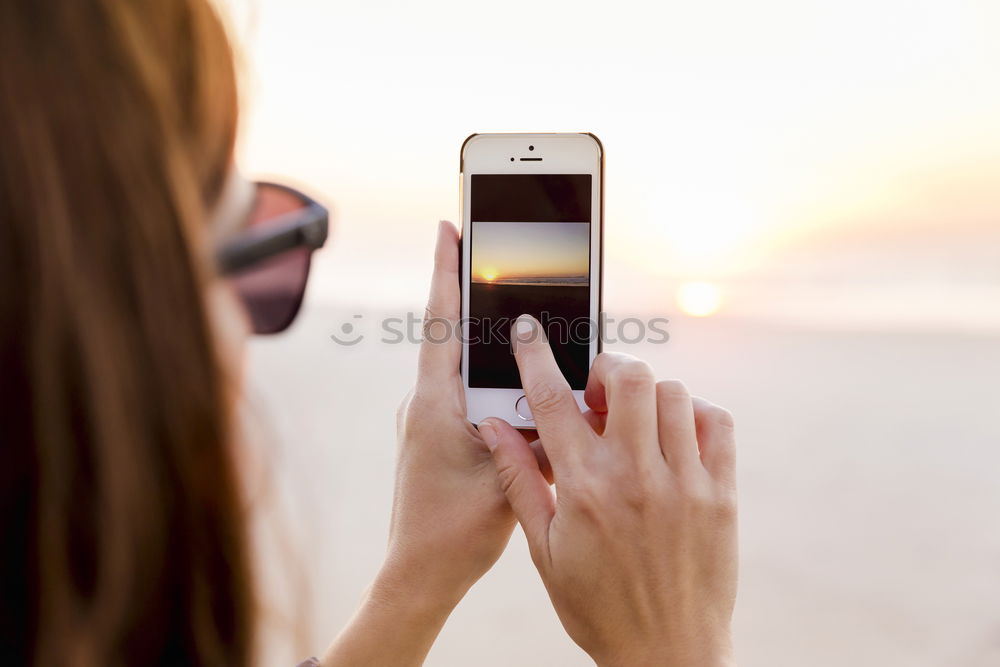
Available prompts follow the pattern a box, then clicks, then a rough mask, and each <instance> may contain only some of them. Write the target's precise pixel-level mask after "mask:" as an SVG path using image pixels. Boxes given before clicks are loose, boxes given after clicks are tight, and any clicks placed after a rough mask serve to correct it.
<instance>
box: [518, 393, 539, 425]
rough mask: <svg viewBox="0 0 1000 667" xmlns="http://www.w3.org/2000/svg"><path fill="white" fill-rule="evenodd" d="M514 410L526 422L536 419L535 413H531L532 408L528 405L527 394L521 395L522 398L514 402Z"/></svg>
mask: <svg viewBox="0 0 1000 667" xmlns="http://www.w3.org/2000/svg"><path fill="white" fill-rule="evenodd" d="M514 412H516V413H517V416H518V417H520V418H521V419H523V420H524V421H526V422H530V421H533V420H534V419H535V417H534V415H532V414H531V408H530V407H528V397H527V396H521V398H519V399H517V402H516V403H514Z"/></svg>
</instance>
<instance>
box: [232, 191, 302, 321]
mask: <svg viewBox="0 0 1000 667" xmlns="http://www.w3.org/2000/svg"><path fill="white" fill-rule="evenodd" d="M307 206H308V204H307V203H306V202H305V201H304V200H303V199H302V198H301V197H299V196H298V195H296V194H295V193H294V192H290V191H288V190H284V189H283V188H277V187H274V186H270V185H266V184H260V185H258V186H257V200H256V203H255V205H254V210H253V213H252V214H251V217H250V228H251V229H253V230H254V231H258V230H259V231H265V230H266V228H267V226H268V225H269V224H270V223H274V224H276V225H279V226H280V225H281V224H283V223H287V221H288V215H289V214H293V213H295V212H296V211H300V210H303V209H305V208H306V207H307ZM311 256H312V251H311V250H310V249H309V248H294V249H292V250H289V251H287V252H283V253H281V254H280V255H275V256H274V257H271V258H269V259H267V260H265V261H263V262H261V263H260V264H257V265H255V266H252V267H250V268H248V269H247V270H245V271H242V272H240V273H238V274H236V275H235V276H233V277H232V283H233V286H234V287H235V289H236V292H237V293H238V294H239V296H240V298H241V299H242V301H243V303H244V305H245V306H246V309H247V312H248V313H249V315H250V321H251V323H252V326H253V331H254V333H257V334H272V333H278V332H281V331H284V330H285V329H287V328H288V326H289V325H290V324H291V323H292V320H294V319H295V315H296V314H297V313H298V312H299V306H301V305H302V297H303V294H304V293H305V289H306V280H307V278H308V277H309V264H310V258H311Z"/></svg>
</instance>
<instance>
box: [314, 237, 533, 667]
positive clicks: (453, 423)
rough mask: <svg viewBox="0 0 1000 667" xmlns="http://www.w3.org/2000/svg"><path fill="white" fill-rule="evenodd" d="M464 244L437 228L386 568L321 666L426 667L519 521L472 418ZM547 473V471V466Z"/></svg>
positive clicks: (406, 406)
mask: <svg viewBox="0 0 1000 667" xmlns="http://www.w3.org/2000/svg"><path fill="white" fill-rule="evenodd" d="M458 253H459V239H458V232H457V231H456V230H455V227H454V226H452V225H451V223H447V222H442V223H441V224H440V226H439V227H438V238H437V249H436V251H435V253H434V276H433V279H432V281H431V294H430V299H429V300H428V302H427V311H426V314H425V318H424V340H423V342H422V343H421V347H420V360H419V364H418V370H417V384H416V386H415V387H414V388H413V390H412V391H411V392H410V393H409V395H408V396H407V397H406V398H405V399H404V400H403V403H402V404H401V405H400V406H399V411H398V413H397V421H396V426H397V434H398V446H399V454H398V459H397V464H396V489H395V495H394V498H393V509H392V523H391V525H390V528H389V547H388V551H387V553H386V560H385V563H384V564H383V566H382V569H381V570H380V572H379V574H378V576H377V577H376V579H375V581H374V583H373V584H372V586H371V589H370V590H369V592H368V595H367V596H366V598H365V601H364V602H363V604H362V606H361V608H360V609H359V610H358V613H357V614H356V615H355V617H354V619H353V620H352V621H351V623H350V624H349V625H348V627H347V628H345V629H344V631H343V632H342V633H341V634H340V636H339V637H338V638H337V640H336V641H335V642H334V643H333V645H332V646H331V647H330V649H329V650H328V652H327V654H326V657H325V659H324V661H323V664H324V665H329V666H331V667H333V666H339V665H356V664H365V665H369V666H375V665H393V666H394V667H396V666H399V665H419V664H421V663H422V662H423V659H424V657H425V656H426V654H427V651H428V650H430V647H431V644H432V643H433V642H434V639H435V637H436V636H437V633H438V632H439V631H440V629H441V627H442V626H443V625H444V622H445V620H446V619H447V617H448V615H449V614H450V613H451V610H452V609H453V608H454V606H455V605H456V604H458V602H459V600H461V599H462V596H464V595H465V593H466V591H468V589H469V588H470V587H471V586H472V584H474V583H475V582H476V580H478V579H479V577H481V576H482V575H483V574H484V573H485V572H486V571H487V570H489V569H490V567H491V566H492V565H493V563H495V562H496V560H497V558H499V557H500V554H501V553H502V552H503V550H504V547H505V546H506V545H507V541H508V540H509V539H510V535H511V532H512V531H513V529H514V525H515V519H514V513H513V512H512V511H511V509H510V506H509V505H508V503H507V498H506V497H505V496H504V493H503V491H502V490H501V489H500V486H499V483H498V482H497V474H496V469H495V468H494V465H493V457H492V456H491V455H490V452H489V450H488V449H487V447H486V443H485V442H484V441H483V439H482V438H480V437H479V432H478V431H477V430H476V428H475V426H473V425H472V424H471V423H470V422H469V420H468V417H467V416H466V409H465V391H464V389H463V386H462V378H461V374H460V371H459V363H460V360H461V354H462V345H461V339H460V336H459V335H458V333H459V332H457V331H456V327H458V326H459V318H460V314H461V303H462V301H461V292H460V287H459V273H458V267H459V260H458V257H459V254H458ZM539 463H540V465H541V467H542V469H543V470H546V469H548V465H547V461H545V460H544V458H540V460H539Z"/></svg>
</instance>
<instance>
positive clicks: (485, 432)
mask: <svg viewBox="0 0 1000 667" xmlns="http://www.w3.org/2000/svg"><path fill="white" fill-rule="evenodd" d="M479 432H480V434H481V435H482V436H483V440H485V441H486V446H487V447H488V448H489V450H490V452H491V453H492V454H493V462H494V464H495V465H496V468H497V478H498V479H499V481H500V487H501V488H502V489H503V492H504V494H505V495H506V496H507V502H509V503H510V507H511V509H513V510H514V515H515V516H517V520H518V521H519V522H520V524H521V528H523V529H524V535H525V537H527V539H528V548H529V549H530V550H531V557H532V560H534V561H535V563H536V564H538V565H541V564H543V563H544V564H548V562H549V558H548V554H549V524H550V523H551V522H552V517H553V516H555V512H556V504H555V497H554V496H553V495H552V490H551V489H550V488H549V484H548V482H546V481H545V477H544V476H543V475H542V472H541V470H540V469H539V467H538V459H537V458H535V453H534V452H533V451H532V449H531V446H530V445H529V444H528V441H527V440H525V439H524V436H522V435H521V434H520V433H518V432H517V429H515V428H513V427H512V426H511V425H510V424H508V423H507V422H505V421H503V420H502V419H495V418H490V419H485V420H483V421H482V422H481V423H480V424H479Z"/></svg>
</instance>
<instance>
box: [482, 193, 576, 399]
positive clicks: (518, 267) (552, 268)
mask: <svg viewBox="0 0 1000 667" xmlns="http://www.w3.org/2000/svg"><path fill="white" fill-rule="evenodd" d="M471 180H472V183H471V189H472V193H471V200H472V201H471V216H470V222H471V237H470V245H471V255H472V262H471V266H470V271H471V275H470V280H469V287H470V290H469V346H468V351H469V386H470V387H485V388H499V389H515V388H518V387H520V386H521V378H520V375H519V373H518V370H517V364H516V363H515V361H514V355H513V352H512V347H511V341H510V327H511V325H512V324H513V322H514V320H515V319H516V318H517V317H518V316H519V315H521V314H523V313H527V314H529V315H532V316H534V317H535V318H536V319H537V320H538V321H539V322H540V323H541V325H542V328H543V329H544V330H545V332H546V335H547V336H548V339H549V343H550V345H551V346H552V352H553V354H554V356H555V359H556V362H557V363H558V364H559V368H560V369H561V370H562V372H563V375H564V376H565V377H566V380H567V381H568V382H569V385H570V387H571V388H573V389H584V388H586V385H587V373H588V371H589V368H590V341H591V337H592V333H591V332H592V329H593V328H594V323H592V321H591V313H590V287H591V286H590V226H591V208H592V206H591V203H592V197H591V194H592V188H593V182H592V176H591V175H590V174H473V175H472V176H471Z"/></svg>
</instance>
